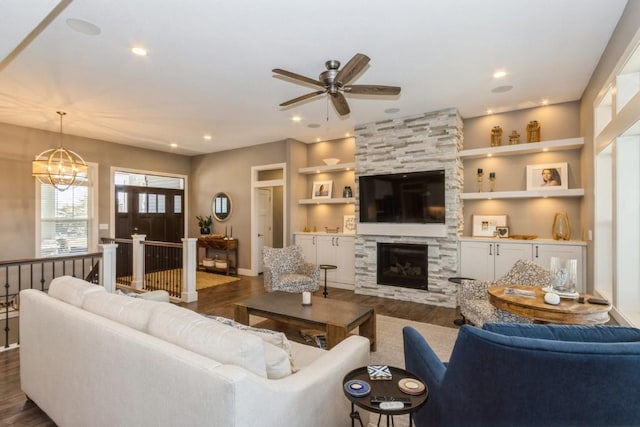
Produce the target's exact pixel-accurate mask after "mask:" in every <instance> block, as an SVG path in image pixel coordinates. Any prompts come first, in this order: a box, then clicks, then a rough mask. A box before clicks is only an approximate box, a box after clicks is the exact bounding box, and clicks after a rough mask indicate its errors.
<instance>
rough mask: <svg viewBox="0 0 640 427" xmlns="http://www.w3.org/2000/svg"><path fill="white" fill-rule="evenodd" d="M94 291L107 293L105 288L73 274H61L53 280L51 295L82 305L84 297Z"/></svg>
mask: <svg viewBox="0 0 640 427" xmlns="http://www.w3.org/2000/svg"><path fill="white" fill-rule="evenodd" d="M94 292H102V293H106V291H105V290H104V288H103V287H102V286H99V285H94V284H93V283H89V282H87V281H84V280H82V279H78V278H76V277H72V276H60V277H56V278H55V279H53V280H52V281H51V284H50V285H49V291H48V293H49V296H51V297H53V298H55V299H59V300H60V301H64V302H66V303H67V304H71V305H75V306H76V307H82V302H83V301H84V298H85V297H86V296H87V295H89V294H91V293H94Z"/></svg>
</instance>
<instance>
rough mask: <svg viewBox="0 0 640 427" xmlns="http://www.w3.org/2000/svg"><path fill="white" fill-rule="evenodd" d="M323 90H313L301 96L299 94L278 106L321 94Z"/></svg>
mask: <svg viewBox="0 0 640 427" xmlns="http://www.w3.org/2000/svg"><path fill="white" fill-rule="evenodd" d="M325 92H326V91H324V90H317V91H315V92H311V93H308V94H306V95H302V96H299V97H297V98H293V99H290V100H288V101H285V102H283V103H282V104H280V106H281V107H286V106H287V105H291V104H295V103H296V102H300V101H304V100H305V99H309V98H313V97H314V96H317V95H322V94H323V93H325Z"/></svg>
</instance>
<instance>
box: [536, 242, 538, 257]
mask: <svg viewBox="0 0 640 427" xmlns="http://www.w3.org/2000/svg"><path fill="white" fill-rule="evenodd" d="M536 258H538V245H536Z"/></svg>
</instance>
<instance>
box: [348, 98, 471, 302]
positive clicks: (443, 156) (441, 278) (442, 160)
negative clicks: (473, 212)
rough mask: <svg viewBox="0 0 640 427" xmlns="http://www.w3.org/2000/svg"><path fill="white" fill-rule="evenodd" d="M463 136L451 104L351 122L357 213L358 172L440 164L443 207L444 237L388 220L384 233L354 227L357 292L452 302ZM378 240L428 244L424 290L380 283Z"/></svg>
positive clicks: (428, 167) (437, 166)
mask: <svg viewBox="0 0 640 427" xmlns="http://www.w3.org/2000/svg"><path fill="white" fill-rule="evenodd" d="M462 141H463V134H462V117H460V114H458V111H457V110H456V109H455V108H451V109H446V110H440V111H435V112H431V113H426V114H421V115H417V116H410V117H403V118H398V119H392V120H385V121H381V122H374V123H369V124H364V125H359V126H358V127H356V153H355V161H356V168H355V177H356V188H355V196H356V209H355V210H356V218H358V215H359V203H360V201H359V191H358V177H359V176H362V175H379V174H385V173H398V172H418V171H425V170H435V169H444V171H445V210H446V213H445V216H446V220H445V221H446V236H445V237H430V236H415V235H406V234H407V233H403V232H402V231H398V234H395V233H394V228H393V227H394V226H393V225H392V224H390V225H389V226H388V231H385V233H384V235H373V234H360V233H359V232H358V233H357V236H356V247H355V259H356V261H355V262H356V265H355V270H356V271H355V276H356V277H355V281H356V283H355V292H356V293H358V294H366V295H374V296H379V297H384V298H392V299H398V300H404V301H414V302H422V303H425V304H432V305H438V306H444V307H455V306H456V305H457V287H456V285H455V284H453V283H451V282H449V281H448V278H449V277H454V276H456V275H457V270H458V268H457V267H458V242H457V239H458V235H459V234H460V233H461V232H462V227H463V216H462V202H461V200H460V193H461V192H462V180H463V178H462V177H463V174H462V162H461V161H460V158H459V157H458V151H460V150H461V149H462ZM398 230H402V227H399V228H398ZM377 242H386V243H417V244H426V245H429V278H428V280H429V290H428V291H424V290H420V289H411V288H403V287H395V286H385V285H379V284H378V283H377V277H376V271H377V254H376V243H377Z"/></svg>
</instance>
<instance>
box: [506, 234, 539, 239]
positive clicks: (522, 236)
mask: <svg viewBox="0 0 640 427" xmlns="http://www.w3.org/2000/svg"><path fill="white" fill-rule="evenodd" d="M509 238H510V239H515V240H533V239H537V238H538V236H536V235H535V234H512V235H511V236H509Z"/></svg>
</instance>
